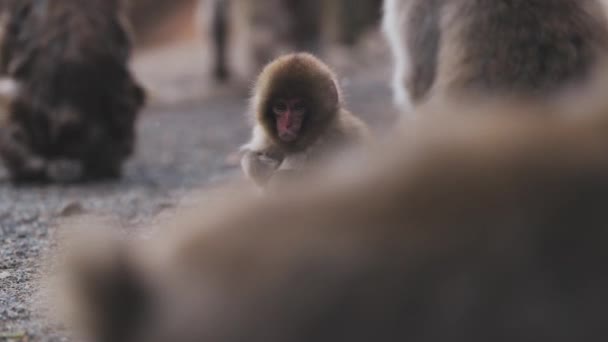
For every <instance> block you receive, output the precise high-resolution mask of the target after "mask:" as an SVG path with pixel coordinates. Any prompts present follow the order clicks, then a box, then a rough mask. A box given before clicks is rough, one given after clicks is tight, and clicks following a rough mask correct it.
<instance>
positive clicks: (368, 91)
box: [0, 53, 394, 342]
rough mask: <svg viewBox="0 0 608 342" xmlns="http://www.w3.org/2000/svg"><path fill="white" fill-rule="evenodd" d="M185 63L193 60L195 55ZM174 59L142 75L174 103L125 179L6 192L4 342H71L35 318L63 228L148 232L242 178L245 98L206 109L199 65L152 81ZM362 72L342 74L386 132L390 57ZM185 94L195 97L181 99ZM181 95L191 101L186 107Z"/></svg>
mask: <svg viewBox="0 0 608 342" xmlns="http://www.w3.org/2000/svg"><path fill="white" fill-rule="evenodd" d="M178 55H179V54H178ZM181 55H182V57H183V58H188V57H184V56H190V59H192V57H191V56H192V55H191V54H184V53H182V54H181ZM166 58H167V57H166V54H163V58H162V60H161V59H160V58H158V59H157V60H158V62H156V64H155V63H154V62H153V60H154V58H153V57H151V58H148V57H146V58H145V63H143V64H144V65H143V66H136V69H137V68H139V69H138V72H139V73H140V74H142V75H141V77H142V79H144V80H145V82H146V83H147V84H148V86H150V84H151V83H153V81H151V80H150V79H151V78H152V79H153V78H154V77H157V78H160V79H161V80H160V81H158V82H159V83H163V82H164V83H163V84H162V85H157V86H156V87H154V86H155V85H154V84H152V85H151V86H152V87H153V88H155V89H169V90H168V91H169V93H168V94H164V95H165V97H171V98H172V100H170V101H169V100H166V101H161V100H158V99H159V98H162V96H159V94H153V96H154V97H155V98H156V100H153V103H154V104H152V105H151V106H150V108H148V109H147V110H146V111H145V112H144V113H142V116H141V119H140V121H139V125H138V130H139V147H138V151H137V153H136V155H135V156H134V158H133V159H132V160H131V161H130V162H129V163H128V165H127V167H126V170H125V175H124V177H123V179H121V180H120V181H117V182H112V183H104V184H94V185H93V184H92V185H86V186H69V187H58V186H47V187H15V186H13V185H10V184H9V183H7V182H0V342H4V341H68V340H69V338H67V337H66V336H67V335H66V334H65V332H63V331H62V330H61V329H58V328H57V327H52V326H51V324H50V323H49V321H48V320H47V319H45V317H43V315H42V314H41V312H40V311H39V310H37V309H36V307H37V304H38V299H36V298H39V297H38V296H36V294H37V293H38V286H37V284H38V282H37V280H38V279H39V278H40V274H41V273H42V271H43V267H42V265H43V263H44V261H45V260H44V256H45V255H48V253H49V252H51V251H52V250H53V248H54V247H55V238H56V234H57V233H58V231H60V229H61V227H60V225H58V224H57V222H58V221H59V220H60V219H61V218H62V217H63V216H66V215H69V214H71V213H73V212H84V213H91V214H103V215H109V216H111V217H113V218H116V219H117V221H119V222H123V223H124V227H133V226H142V225H143V226H145V223H146V222H147V221H148V220H150V219H152V218H153V217H154V216H156V215H157V214H159V213H160V212H162V211H163V210H165V209H167V208H171V207H173V206H174V205H176V204H177V202H178V201H180V200H181V199H183V198H184V197H185V196H186V195H187V194H188V193H189V192H191V191H192V190H193V189H197V190H201V189H203V190H204V188H205V187H206V186H209V185H210V184H212V183H214V182H218V181H221V180H225V179H229V178H232V177H240V170H239V169H238V167H237V166H236V165H235V163H233V162H232V163H231V162H229V159H227V157H228V156H229V155H230V154H231V153H232V152H234V151H235V149H236V148H237V147H238V146H239V145H240V144H241V143H243V142H244V141H245V140H246V139H247V138H248V135H249V133H248V130H247V127H246V122H245V120H244V117H243V112H244V110H245V106H246V98H245V97H244V96H243V94H241V95H238V94H234V92H232V93H231V92H230V91H227V90H224V91H219V92H216V93H213V95H211V96H205V97H203V96H199V98H198V99H197V98H196V97H197V96H196V94H199V95H200V94H202V90H201V91H200V92H199V91H198V90H197V89H196V87H198V86H199V85H200V84H202V83H204V81H203V82H201V79H200V78H201V77H202V76H201V75H204V73H201V72H192V68H196V67H197V66H198V65H199V64H198V62H197V61H196V60H194V61H189V63H186V62H184V61H173V63H172V65H181V69H180V70H181V73H180V71H175V70H171V71H168V72H171V73H172V75H171V77H166V75H164V76H165V77H164V78H163V77H160V76H154V75H153V74H154V73H153V72H148V73H147V74H146V72H147V71H146V70H155V67H156V68H157V69H156V71H157V73H158V70H160V69H163V67H164V66H166V63H167V61H166ZM174 58H177V57H174ZM151 61H152V62H151ZM357 63H358V64H357V65H355V66H354V67H353V66H352V65H350V66H347V67H344V68H341V69H344V70H345V74H344V77H343V78H342V81H343V83H344V87H345V94H346V96H347V101H348V103H349V107H350V108H351V109H353V110H354V111H355V112H357V113H362V114H363V115H361V116H362V117H363V118H364V119H365V120H366V121H368V122H370V123H372V126H373V127H374V128H375V129H376V130H377V131H383V130H384V129H385V128H386V126H387V125H388V124H390V122H392V118H393V116H394V111H393V110H392V109H391V106H390V96H389V89H388V86H387V84H388V82H387V79H388V77H389V70H388V69H387V66H388V65H390V63H388V62H387V61H386V59H385V58H384V59H383V58H381V57H378V59H376V57H374V58H372V59H371V60H367V62H365V61H358V62H357ZM199 68H200V67H199ZM150 75H152V76H150ZM180 87H181V88H184V87H187V88H188V89H187V90H186V89H185V90H184V91H180ZM193 87H194V89H195V90H194V91H192V88H193ZM155 91H156V92H158V91H159V90H155ZM205 92H207V93H208V89H207V90H205ZM179 94H189V95H188V96H184V97H183V98H180V97H179ZM193 94H194V95H193ZM202 98H204V100H203V99H202ZM168 103H170V104H168ZM127 229H128V228H127Z"/></svg>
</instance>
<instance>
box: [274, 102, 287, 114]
mask: <svg viewBox="0 0 608 342" xmlns="http://www.w3.org/2000/svg"><path fill="white" fill-rule="evenodd" d="M272 110H273V111H274V112H275V113H276V114H281V113H285V112H286V111H287V110H288V108H287V104H286V103H285V102H282V101H281V102H277V103H275V104H274V106H273V107H272Z"/></svg>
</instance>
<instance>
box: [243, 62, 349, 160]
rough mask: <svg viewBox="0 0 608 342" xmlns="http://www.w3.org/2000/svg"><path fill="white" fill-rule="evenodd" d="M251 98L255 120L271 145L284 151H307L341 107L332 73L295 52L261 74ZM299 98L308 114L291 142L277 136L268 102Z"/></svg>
mask: <svg viewBox="0 0 608 342" xmlns="http://www.w3.org/2000/svg"><path fill="white" fill-rule="evenodd" d="M254 94H255V96H254V97H253V99H252V107H253V109H252V110H253V114H254V117H255V120H257V122H260V123H261V124H262V126H263V127H264V129H265V130H266V132H267V133H268V136H269V138H270V139H271V140H272V141H273V143H274V144H276V145H278V146H281V147H282V148H284V149H286V150H298V149H303V148H307V147H309V146H310V145H311V143H312V142H314V141H315V140H316V139H317V138H318V137H319V136H321V135H322V134H323V133H324V129H325V128H327V127H330V123H331V122H332V121H333V120H334V119H336V118H337V116H338V114H339V112H340V108H341V107H342V95H341V94H340V88H339V86H338V83H337V79H336V76H335V74H334V73H333V72H332V71H331V70H330V69H329V67H328V66H327V65H325V64H324V63H323V62H321V61H320V60H319V59H317V58H316V57H314V56H312V55H310V54H306V53H298V54H291V55H286V56H283V57H280V58H278V59H276V60H275V61H273V62H272V63H270V64H269V65H267V66H266V67H265V68H264V70H263V71H262V73H261V74H260V76H259V78H258V81H257V83H256V86H255V89H254ZM294 96H296V97H299V98H302V99H303V100H304V102H305V103H306V105H307V107H308V115H307V117H306V119H305V121H304V124H303V126H302V130H301V132H300V134H301V136H300V137H299V139H297V140H296V141H295V142H294V143H285V142H283V141H281V140H280V139H279V138H278V136H277V130H276V124H275V118H274V115H273V113H272V104H271V102H272V101H273V100H274V99H276V98H281V97H282V98H290V97H294Z"/></svg>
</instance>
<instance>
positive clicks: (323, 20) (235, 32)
mask: <svg viewBox="0 0 608 342" xmlns="http://www.w3.org/2000/svg"><path fill="white" fill-rule="evenodd" d="M380 8H381V1H380V0H356V1H352V0H351V1H347V0H330V1H324V0H256V1H251V0H201V1H200V14H199V21H200V22H201V24H200V25H201V26H202V29H203V32H208V34H209V35H210V41H211V42H212V43H211V44H210V46H209V47H210V48H211V49H213V59H212V63H213V65H212V68H213V70H214V72H213V75H214V77H215V79H216V80H218V81H225V80H226V79H228V77H229V76H230V75H231V74H232V73H236V74H238V75H240V76H241V77H244V78H246V79H248V78H251V77H253V76H254V75H255V74H257V73H258V72H259V71H260V70H261V68H262V67H263V66H264V65H265V64H267V63H269V62H270V61H271V60H273V59H274V58H276V57H278V56H279V55H281V54H285V53H289V52H312V53H315V54H320V55H323V54H324V53H325V52H326V49H327V47H328V45H329V44H334V43H338V44H343V45H353V44H355V43H356V42H357V41H358V39H359V38H360V37H361V35H362V34H363V33H365V32H366V31H367V30H369V29H371V28H373V27H374V25H375V24H376V23H378V21H379V19H380ZM233 71H235V72H233Z"/></svg>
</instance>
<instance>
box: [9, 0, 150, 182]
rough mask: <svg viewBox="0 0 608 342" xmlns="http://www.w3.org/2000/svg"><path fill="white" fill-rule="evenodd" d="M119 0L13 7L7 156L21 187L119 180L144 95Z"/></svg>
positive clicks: (60, 0)
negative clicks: (136, 76) (134, 70)
mask: <svg viewBox="0 0 608 342" xmlns="http://www.w3.org/2000/svg"><path fill="white" fill-rule="evenodd" d="M121 2H122V1H120V0H88V1H81V0H46V1H36V0H18V1H17V0H14V1H11V0H9V1H8V2H6V3H4V6H3V7H2V13H1V16H0V18H1V19H2V20H1V21H0V25H2V27H1V30H0V32H2V40H1V43H0V76H1V77H2V81H1V82H0V92H1V93H2V94H1V97H2V102H3V104H4V106H3V113H2V114H3V116H2V119H1V122H0V156H1V157H2V159H3V161H4V164H5V165H6V167H7V168H8V170H9V172H10V174H11V176H12V178H13V179H14V180H18V181H54V182H74V181H82V180H90V179H98V178H108V177H117V176H119V175H120V172H121V166H122V163H123V161H124V160H125V159H126V158H127V157H128V156H130V155H131V153H132V152H133V149H134V144H135V132H134V130H135V121H136V116H137V113H138V111H139V110H140V108H141V107H142V105H143V103H144V97H145V94H144V91H143V90H142V88H141V87H140V86H139V85H138V83H137V82H136V81H135V80H134V78H133V76H132V75H131V72H130V71H129V68H128V62H129V58H130V53H131V38H130V34H129V29H128V27H127V23H126V19H125V17H124V16H123V8H122V3H121Z"/></svg>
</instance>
